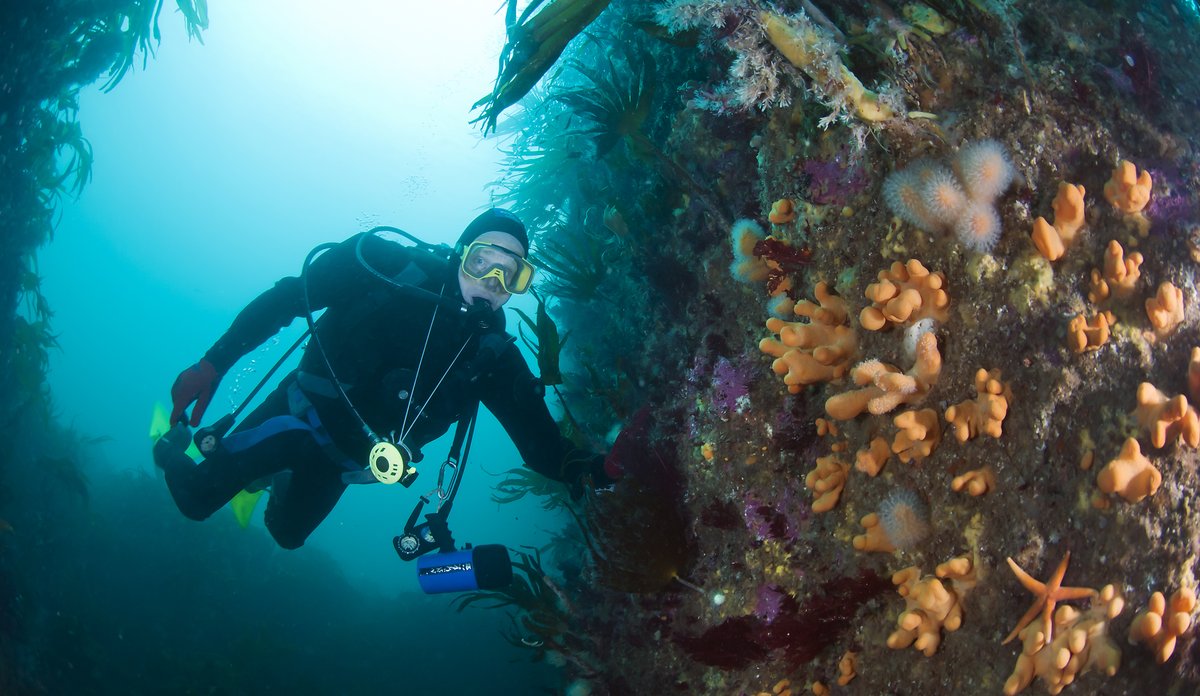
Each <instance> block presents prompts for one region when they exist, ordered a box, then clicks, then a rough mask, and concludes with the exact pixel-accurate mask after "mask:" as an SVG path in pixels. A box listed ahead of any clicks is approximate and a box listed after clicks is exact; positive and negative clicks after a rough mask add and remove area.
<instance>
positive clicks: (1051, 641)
mask: <svg viewBox="0 0 1200 696" xmlns="http://www.w3.org/2000/svg"><path fill="white" fill-rule="evenodd" d="M1010 562H1011V561H1010ZM1088 591H1089V592H1090V593H1092V594H1093V595H1096V596H1097V598H1098V601H1095V602H1093V604H1092V607H1091V608H1090V609H1088V610H1087V611H1085V612H1080V611H1079V610H1078V609H1076V608H1075V607H1072V606H1067V605H1063V606H1060V607H1059V608H1058V611H1056V612H1054V613H1053V617H1051V615H1050V612H1046V613H1045V614H1043V615H1042V616H1040V617H1038V618H1037V620H1035V621H1033V622H1031V623H1030V624H1029V625H1028V626H1026V627H1025V628H1024V629H1022V630H1021V632H1020V637H1021V647H1022V650H1021V654H1020V655H1019V656H1018V657H1017V664H1016V666H1015V667H1014V668H1013V672H1012V674H1011V675H1010V676H1009V678H1008V680H1007V681H1005V682H1004V693H1005V695H1006V696H1013V695H1014V694H1017V693H1020V692H1021V691H1023V690H1024V689H1025V687H1027V686H1029V685H1030V684H1031V683H1033V679H1034V677H1041V678H1042V682H1043V683H1044V684H1045V685H1046V691H1048V692H1049V693H1051V694H1057V693H1059V692H1061V691H1062V690H1063V688H1064V687H1066V686H1067V685H1068V684H1070V683H1072V682H1073V681H1075V678H1076V677H1077V676H1079V675H1080V674H1082V673H1084V672H1086V671H1089V670H1096V671H1098V672H1102V673H1103V674H1105V675H1107V676H1110V677H1111V676H1112V675H1114V674H1116V673H1117V668H1118V667H1119V666H1120V664H1121V651H1120V649H1119V648H1117V646H1116V643H1114V642H1113V640H1112V638H1110V637H1109V636H1108V630H1107V629H1108V623H1109V622H1110V621H1111V620H1112V619H1114V618H1116V617H1117V616H1118V615H1120V613H1121V610H1122V609H1124V607H1125V601H1124V600H1123V599H1122V598H1121V597H1120V595H1118V594H1117V591H1116V588H1114V587H1113V586H1112V585H1105V586H1104V587H1103V588H1102V589H1101V590H1100V592H1098V593H1097V592H1096V591H1095V590H1088ZM1051 620H1052V621H1053V623H1051ZM1051 636H1053V638H1051ZM1006 642H1007V641H1006Z"/></svg>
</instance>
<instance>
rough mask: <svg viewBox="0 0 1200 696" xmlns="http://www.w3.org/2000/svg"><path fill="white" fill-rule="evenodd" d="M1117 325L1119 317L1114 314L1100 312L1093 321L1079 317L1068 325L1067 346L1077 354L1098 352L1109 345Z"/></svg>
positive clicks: (1082, 316)
mask: <svg viewBox="0 0 1200 696" xmlns="http://www.w3.org/2000/svg"><path fill="white" fill-rule="evenodd" d="M1116 323H1117V317H1116V316H1115V315H1114V314H1113V313H1112V312H1100V313H1099V314H1097V315H1096V316H1094V317H1092V318H1091V319H1088V318H1087V317H1085V316H1084V315H1082V314H1080V315H1077V316H1076V317H1075V318H1074V319H1072V320H1071V321H1070V322H1069V323H1068V324H1067V346H1068V347H1070V349H1071V351H1072V352H1075V353H1083V352H1084V351H1089V350H1098V349H1099V348H1100V346H1102V345H1104V344H1105V343H1108V339H1109V337H1111V336H1112V331H1111V328H1112V326H1113V325H1114V324H1116Z"/></svg>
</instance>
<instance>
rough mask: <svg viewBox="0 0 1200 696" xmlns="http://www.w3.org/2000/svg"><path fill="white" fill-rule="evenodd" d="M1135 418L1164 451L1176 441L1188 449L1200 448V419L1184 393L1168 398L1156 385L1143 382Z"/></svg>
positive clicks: (1151, 441)
mask: <svg viewBox="0 0 1200 696" xmlns="http://www.w3.org/2000/svg"><path fill="white" fill-rule="evenodd" d="M1134 415H1135V416H1137V421H1138V424H1139V425H1141V426H1142V429H1143V430H1145V431H1146V434H1147V435H1149V436H1150V444H1152V445H1154V447H1155V448H1158V449H1161V448H1162V447H1165V446H1166V445H1167V443H1168V442H1170V441H1173V440H1176V439H1178V440H1179V441H1180V442H1182V443H1184V444H1186V445H1187V446H1188V447H1197V446H1200V416H1198V415H1197V413H1196V409H1195V407H1194V406H1189V405H1188V400H1187V397H1186V396H1184V395H1183V394H1180V395H1178V396H1175V397H1169V396H1167V395H1166V394H1164V393H1163V392H1162V391H1160V390H1159V389H1158V388H1157V387H1155V386H1154V385H1153V384H1150V383H1149V382H1142V383H1141V384H1139V385H1138V390H1137V407H1136V408H1135V409H1134Z"/></svg>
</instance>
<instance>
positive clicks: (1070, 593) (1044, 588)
mask: <svg viewBox="0 0 1200 696" xmlns="http://www.w3.org/2000/svg"><path fill="white" fill-rule="evenodd" d="M1070 560H1071V552H1070V551H1068V552H1067V554H1066V555H1065V556H1063V559H1062V563H1059V564H1058V568H1057V569H1055V571H1054V574H1053V575H1051V576H1050V579H1049V580H1047V581H1046V582H1044V583H1043V582H1040V581H1038V580H1035V579H1033V578H1032V577H1030V575H1029V573H1026V572H1025V571H1023V570H1021V566H1019V565H1017V564H1016V562H1015V561H1013V559H1011V558H1009V559H1008V567H1009V568H1012V572H1013V575H1016V576H1017V579H1018V580H1020V581H1021V584H1022V585H1024V586H1025V589H1027V590H1029V591H1030V592H1032V593H1033V596H1034V597H1037V599H1036V600H1034V602H1033V606H1032V607H1029V611H1027V612H1025V616H1022V617H1021V620H1020V621H1018V622H1017V627H1016V628H1014V629H1013V630H1012V633H1010V634H1008V637H1007V638H1005V639H1004V640H1003V641H1001V644H1003V643H1007V642H1009V641H1010V640H1012V639H1013V638H1016V637H1017V634H1018V633H1020V632H1021V629H1022V628H1025V627H1026V626H1028V625H1029V624H1030V622H1032V621H1033V619H1034V617H1036V616H1037V615H1038V612H1039V611H1041V613H1042V626H1044V627H1045V630H1044V633H1045V637H1044V638H1043V639H1042V645H1049V644H1050V640H1051V638H1052V635H1053V633H1054V624H1053V623H1051V621H1050V618H1051V616H1052V615H1053V614H1054V605H1055V604H1056V603H1057V602H1059V601H1060V600H1066V599H1084V598H1086V597H1095V596H1096V591H1095V590H1093V589H1092V588H1090V587H1063V586H1062V581H1063V576H1064V575H1066V574H1067V563H1068V562H1069V561H1070Z"/></svg>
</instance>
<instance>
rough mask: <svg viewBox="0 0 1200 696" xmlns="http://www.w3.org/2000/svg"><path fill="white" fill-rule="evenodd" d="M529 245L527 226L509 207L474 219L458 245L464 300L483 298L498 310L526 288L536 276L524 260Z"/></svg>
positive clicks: (459, 284) (471, 302)
mask: <svg viewBox="0 0 1200 696" xmlns="http://www.w3.org/2000/svg"><path fill="white" fill-rule="evenodd" d="M528 245H529V237H528V236H527V235H526V232H525V225H523V224H522V223H521V221H520V220H518V219H517V217H516V216H515V215H513V214H512V213H510V212H508V211H507V210H500V209H499V208H493V209H491V210H489V211H487V212H485V213H483V214H482V215H480V216H479V217H477V218H475V219H474V220H472V221H471V224H469V225H467V228H466V229H465V230H463V233H462V235H461V236H460V237H459V238H458V243H457V245H456V246H455V250H456V251H457V252H458V255H459V259H460V260H461V262H460V263H459V267H458V286H459V289H460V290H461V291H462V296H463V301H464V302H466V303H467V304H469V305H470V304H475V303H476V302H477V301H479V300H483V301H485V302H487V303H488V305H489V306H490V307H491V308H492V309H494V310H495V309H499V308H500V307H502V306H503V305H504V303H505V302H508V299H509V297H511V296H512V295H513V294H519V293H523V292H525V291H527V290H528V289H529V284H530V281H531V280H532V278H533V266H531V265H530V264H529V262H528V261H526V260H525V254H526V252H527V251H528Z"/></svg>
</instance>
